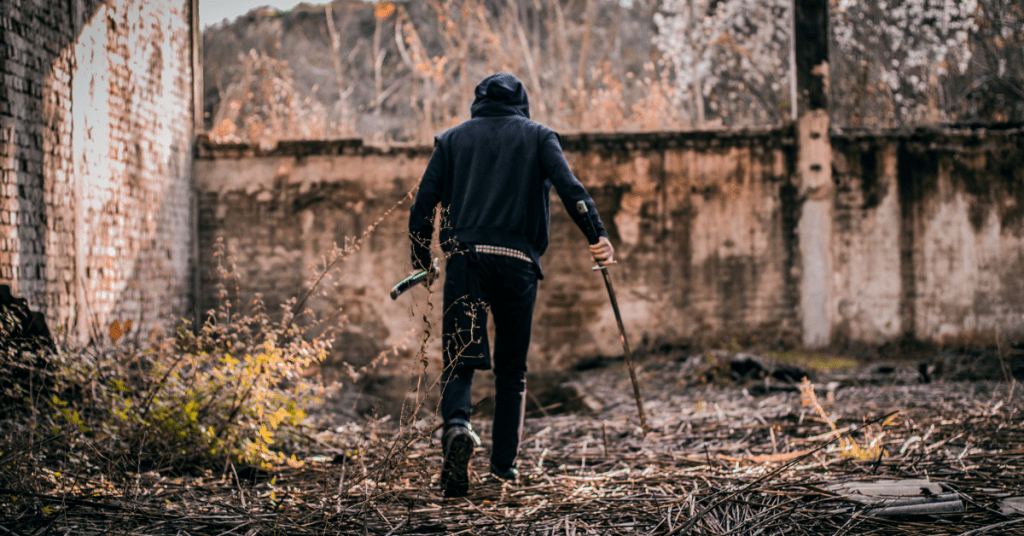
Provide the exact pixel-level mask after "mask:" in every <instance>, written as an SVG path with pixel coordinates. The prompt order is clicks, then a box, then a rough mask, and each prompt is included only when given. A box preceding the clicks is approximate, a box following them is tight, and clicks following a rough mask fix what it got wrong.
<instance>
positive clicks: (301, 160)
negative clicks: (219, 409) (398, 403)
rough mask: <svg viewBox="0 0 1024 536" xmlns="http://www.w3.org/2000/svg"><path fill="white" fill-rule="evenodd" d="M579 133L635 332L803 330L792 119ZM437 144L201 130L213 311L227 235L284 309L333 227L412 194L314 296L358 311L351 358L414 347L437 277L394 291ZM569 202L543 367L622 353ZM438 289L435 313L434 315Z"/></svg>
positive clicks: (540, 355) (653, 337)
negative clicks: (216, 142) (228, 138)
mask: <svg viewBox="0 0 1024 536" xmlns="http://www.w3.org/2000/svg"><path fill="white" fill-rule="evenodd" d="M563 142H564V144H565V149H566V155H567V158H568V160H569V162H570V165H571V166H572V168H573V170H574V172H575V173H576V174H577V176H578V177H579V178H580V180H581V181H582V182H583V183H584V185H586V187H587V188H588V190H589V191H590V192H591V194H592V195H593V197H594V199H595V202H596V203H597V206H598V209H599V210H600V212H601V215H602V217H603V218H604V219H605V221H606V226H607V227H608V229H609V233H610V235H611V238H612V240H613V242H615V243H616V245H617V247H618V251H619V259H620V264H619V265H618V266H617V267H616V268H614V269H613V277H614V279H615V281H616V285H617V288H618V299H619V302H620V305H621V308H622V312H623V317H624V321H625V324H626V327H627V330H628V331H629V334H630V337H631V338H632V339H633V341H634V345H637V346H647V347H652V346H660V345H672V344H680V343H685V342H689V341H692V340H694V339H701V340H704V341H706V342H712V341H717V340H719V339H721V338H722V337H734V336H735V337H740V338H742V339H745V340H752V339H756V340H758V341H761V342H765V343H767V344H770V345H775V344H779V343H783V344H795V343H796V342H797V340H798V335H799V322H798V317H797V316H796V308H795V306H794V304H795V303H796V299H797V294H796V292H797V281H796V279H794V276H793V270H792V263H793V260H794V259H793V258H792V254H791V251H792V249H793V245H794V240H795V235H794V233H793V231H792V229H793V226H794V222H795V220H796V213H795V212H793V209H792V208H787V203H788V205H789V206H791V207H795V206H796V205H795V200H793V199H792V197H793V195H794V190H793V188H791V187H789V186H787V184H788V180H789V176H790V173H791V169H790V166H791V161H792V145H793V140H792V138H791V136H790V135H789V134H788V133H785V132H774V131H773V132H762V133H747V132H741V133H718V134H714V133H695V134H686V135H679V134H649V135H626V136H619V135H590V136H566V137H565V138H564V140H563ZM429 156H430V148H405V149H392V150H391V151H390V152H387V153H385V152H382V151H381V150H379V149H375V148H369V147H363V146H361V145H359V144H358V142H294V143H282V144H281V145H280V146H279V147H278V148H277V149H275V150H274V151H271V152H270V153H260V152H259V151H258V150H257V149H255V148H252V147H244V146H230V147H228V146H211V145H208V144H205V143H202V142H201V143H200V145H199V157H198V160H197V162H196V170H197V180H198V181H199V188H200V191H201V194H200V195H201V197H200V207H201V210H200V221H201V226H200V244H201V250H202V251H203V255H204V257H203V261H202V273H203V276H202V292H201V294H202V296H203V300H204V301H203V303H202V306H203V308H204V310H206V309H209V308H212V307H214V306H216V303H217V294H216V293H215V292H213V290H214V288H215V285H216V276H215V274H216V270H215V264H214V262H215V260H216V259H214V258H213V257H212V256H209V252H211V251H212V250H213V248H214V245H215V241H216V239H217V238H223V239H224V241H225V245H226V246H227V247H228V249H229V253H230V256H231V260H232V262H233V265H234V266H236V267H237V268H238V269H239V276H240V282H241V285H240V287H239V290H240V295H238V296H237V297H235V296H234V295H233V294H231V297H232V298H233V299H235V300H237V301H238V302H239V303H247V302H248V301H249V300H250V299H251V298H252V296H253V294H254V293H255V292H261V293H263V295H264V298H265V299H266V301H267V303H268V304H271V306H272V307H276V304H279V303H281V302H283V301H284V300H286V299H287V298H288V297H291V296H295V295H299V294H301V289H302V288H303V282H304V280H305V278H306V277H307V276H308V275H309V273H310V271H309V270H308V269H307V266H310V265H317V264H319V263H320V259H321V255H323V254H326V253H328V252H329V251H330V248H331V246H332V245H333V244H334V243H337V244H339V245H340V244H343V243H344V240H345V237H347V236H355V235H358V234H361V233H362V232H363V231H364V230H365V229H366V227H367V226H368V225H369V224H371V223H373V222H374V221H375V220H376V218H378V216H379V215H380V214H381V213H383V212H384V211H385V210H387V209H388V208H390V207H391V206H393V205H394V204H395V203H398V202H400V201H403V199H404V202H403V204H402V205H401V207H400V209H399V210H398V211H397V213H396V214H394V215H393V216H391V217H389V218H387V219H385V220H384V222H383V224H382V225H381V226H380V227H379V228H378V229H377V230H376V232H374V233H373V234H372V235H371V236H370V238H369V239H368V241H367V242H366V243H365V244H364V247H362V248H361V249H360V251H359V252H357V253H355V254H353V255H351V256H350V257H349V259H348V260H347V262H346V263H345V264H344V265H343V267H342V268H341V270H340V271H339V273H338V275H337V276H336V278H335V280H334V281H333V282H332V284H331V285H330V286H327V287H325V289H324V290H326V292H325V293H323V294H322V295H317V296H316V297H315V298H314V300H313V302H312V305H313V308H314V310H317V311H319V312H321V314H323V315H325V316H327V317H329V318H330V319H331V320H330V321H335V320H336V319H338V318H340V317H341V316H342V315H344V317H345V318H346V320H347V321H348V325H347V328H346V330H345V333H344V335H343V337H342V343H341V344H339V348H340V349H341V350H342V352H343V353H344V354H345V355H344V356H343V358H344V359H346V360H348V361H350V362H355V363H357V364H359V363H364V362H366V361H367V360H369V359H370V358H372V357H373V356H375V355H376V354H377V353H378V352H380V351H382V350H385V349H388V348H390V347H391V345H393V344H395V343H397V342H399V341H401V340H402V339H403V338H406V337H408V339H407V340H408V342H409V347H410V350H409V351H407V352H406V354H407V355H408V353H410V352H411V349H412V348H414V347H415V346H416V344H415V341H416V337H417V336H418V330H419V329H420V326H421V321H420V318H421V315H422V308H423V306H424V298H425V296H426V291H425V290H423V289H416V290H414V291H412V296H411V297H410V296H403V297H401V298H400V299H399V301H396V302H392V301H391V300H390V299H389V298H388V290H389V289H390V286H391V285H393V284H394V283H395V282H397V281H398V280H399V279H401V278H402V277H404V276H405V275H407V274H408V272H409V270H410V265H409V260H408V258H409V242H408V239H407V238H406V234H405V233H406V225H407V219H408V207H409V198H408V196H407V194H408V193H409V192H410V191H411V190H413V189H414V188H415V187H416V185H417V183H418V181H419V178H420V176H421V174H422V172H423V169H424V167H425V166H426V163H427V160H428V159H429ZM552 206H553V207H555V208H554V210H553V217H552V232H551V246H550V248H549V250H548V253H547V254H546V255H545V256H544V257H543V259H542V262H543V264H544V269H545V273H546V276H547V277H546V279H545V280H544V281H543V282H542V283H541V285H540V291H539V295H538V303H537V309H536V312H535V329H534V334H533V339H532V341H531V344H532V348H531V359H532V360H533V361H532V363H531V366H533V368H534V369H537V368H561V367H563V366H565V365H567V364H569V363H571V362H574V361H575V360H576V359H578V358H580V357H588V356H595V355H602V354H603V355H615V354H619V353H620V352H621V346H620V343H619V341H618V334H617V329H616V326H615V321H614V317H613V316H612V312H611V309H610V308H609V307H608V297H607V295H606V293H605V290H604V285H603V283H602V280H601V277H600V276H599V275H597V274H595V273H594V272H592V271H591V270H590V266H591V264H592V263H591V262H590V261H589V256H588V254H587V249H586V242H585V240H584V238H583V235H582V234H581V233H580V232H579V231H578V230H577V229H576V227H575V226H574V225H572V224H571V222H570V220H569V218H568V216H567V215H566V214H564V211H563V210H562V209H561V208H560V207H561V203H560V202H558V201H557V198H556V199H555V200H553V205H552ZM787 229H789V230H788V231H787ZM437 298H438V297H435V302H437V303H435V304H434V309H433V310H432V311H431V313H430V315H431V317H432V318H433V319H434V322H435V323H434V326H435V327H436V326H438V325H439V324H438V323H437V320H438V318H439V312H438V311H439V309H440V303H439V299H437ZM435 331H436V329H435ZM435 335H436V334H435ZM435 341H436V339H435ZM435 348H436V347H435ZM399 353H400V354H402V352H401V351H400V352H399ZM432 357H435V358H436V357H437V353H436V351H435V352H432ZM400 363H401V366H408V365H409V363H407V362H401V361H400Z"/></svg>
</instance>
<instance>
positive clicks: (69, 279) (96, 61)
mask: <svg viewBox="0 0 1024 536" xmlns="http://www.w3.org/2000/svg"><path fill="white" fill-rule="evenodd" d="M192 5H193V2H192V1H191V0H145V1H144V0H128V1H120V0H119V1H113V0H109V1H107V2H95V1H88V0H63V1H53V2H30V1H20V0H16V1H13V2H5V3H4V7H3V9H2V11H0V28H2V30H3V31H2V32H0V75H2V77H3V81H2V84H0V163H2V166H0V169H2V175H0V283H2V284H8V285H10V286H11V287H12V290H13V292H14V293H15V294H16V295H18V296H21V297H23V298H25V299H27V300H28V302H29V304H30V306H31V307H32V308H33V309H35V310H41V311H43V312H44V313H45V315H46V318H47V321H48V323H49V324H50V326H51V327H53V328H60V329H61V330H62V331H63V332H65V333H73V334H74V335H75V336H80V337H83V338H84V337H89V336H91V335H95V334H97V333H101V332H103V331H104V329H103V326H105V325H106V324H107V323H109V322H110V321H111V320H113V319H120V320H127V319H132V320H133V321H134V323H135V325H136V326H142V328H143V331H146V330H148V329H149V328H151V327H153V326H154V325H155V323H154V321H155V320H157V319H159V320H160V321H167V320H173V319H174V318H175V317H178V316H180V315H182V314H184V313H185V312H186V311H187V310H188V308H189V307H190V301H191V281H192V277H191V273H192V270H193V260H194V259H193V257H194V255H193V249H194V242H193V239H192V236H193V234H194V224H195V222H194V207H193V205H194V201H195V196H194V194H193V188H192V185H191V166H192V133H193V127H192V117H193V114H192V106H193V98H192V87H193V69H192V65H193V61H192Z"/></svg>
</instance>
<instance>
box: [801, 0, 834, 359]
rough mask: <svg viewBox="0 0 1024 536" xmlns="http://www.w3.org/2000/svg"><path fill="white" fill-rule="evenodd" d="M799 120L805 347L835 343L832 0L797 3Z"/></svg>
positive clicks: (802, 298)
mask: <svg viewBox="0 0 1024 536" xmlns="http://www.w3.org/2000/svg"><path fill="white" fill-rule="evenodd" d="M791 60H792V65H791V68H792V73H793V76H791V80H792V82H793V95H792V97H793V106H792V107H791V108H792V110H793V120H794V122H795V123H796V140H797V165H796V176H795V177H794V179H795V184H796V186H797V188H798V191H799V199H801V200H802V201H803V206H802V209H801V212H800V221H799V223H798V224H797V235H798V237H799V243H800V259H801V263H800V268H801V275H800V313H801V318H802V333H803V343H804V345H805V346H807V347H810V348H814V347H821V346H825V345H827V344H828V343H829V342H830V341H831V335H832V316H833V309H834V307H833V304H832V302H833V290H832V210H833V206H834V202H833V197H834V195H835V193H834V188H833V184H832V144H831V141H830V139H829V120H828V95H829V90H828V87H829V78H828V0H794V1H793V53H792V55H791Z"/></svg>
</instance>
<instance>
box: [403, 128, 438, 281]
mask: <svg viewBox="0 0 1024 536" xmlns="http://www.w3.org/2000/svg"><path fill="white" fill-rule="evenodd" d="M444 171H445V161H444V149H443V146H442V145H441V143H440V142H439V140H438V139H437V138H434V153H433V154H432V155H431V156H430V162H429V163H427V169H426V171H424V172H423V178H422V179H420V187H419V192H417V193H416V200H415V201H413V203H412V208H411V209H410V210H409V239H410V240H412V266H413V269H416V270H426V269H427V268H428V267H429V266H430V239H431V237H432V236H433V234H434V207H436V206H437V204H438V203H439V202H440V201H441V190H442V185H443V184H444Z"/></svg>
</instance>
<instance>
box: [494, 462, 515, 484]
mask: <svg viewBox="0 0 1024 536" xmlns="http://www.w3.org/2000/svg"><path fill="white" fill-rule="evenodd" d="M491 474H492V475H494V476H495V477H497V478H499V479H501V480H505V481H506V482H515V481H516V480H517V479H519V469H516V467H515V466H514V465H513V466H512V467H509V468H507V469H502V468H501V467H498V466H497V465H494V463H493V462H492V463H491Z"/></svg>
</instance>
